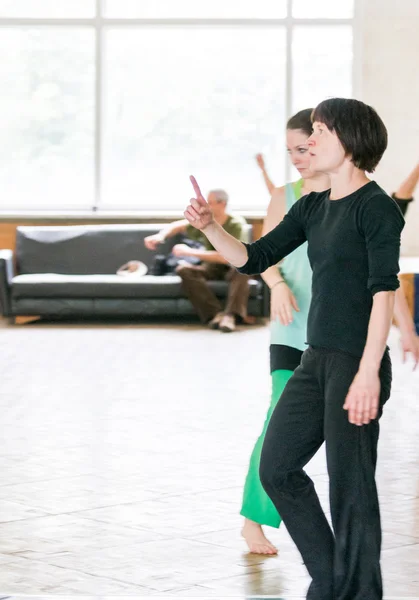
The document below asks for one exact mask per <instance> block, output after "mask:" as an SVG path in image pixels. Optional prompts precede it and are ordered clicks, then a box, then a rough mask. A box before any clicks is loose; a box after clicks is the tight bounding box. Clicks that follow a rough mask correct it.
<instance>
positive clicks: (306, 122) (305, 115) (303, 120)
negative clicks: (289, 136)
mask: <svg viewBox="0 0 419 600" xmlns="http://www.w3.org/2000/svg"><path fill="white" fill-rule="evenodd" d="M312 113H313V109H312V108H305V109H304V110H300V111H299V112H298V113H296V114H295V115H294V116H292V117H291V118H290V119H289V120H288V123H287V129H292V130H295V129H301V131H304V133H306V134H307V135H311V134H312V133H313V123H312V120H311V115H312Z"/></svg>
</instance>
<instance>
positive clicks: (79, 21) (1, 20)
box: [0, 0, 363, 216]
mask: <svg viewBox="0 0 419 600" xmlns="http://www.w3.org/2000/svg"><path fill="white" fill-rule="evenodd" d="M173 1H175V0H173ZM362 1H363V0H354V14H353V16H352V17H351V18H331V19H328V18H316V19H311V18H296V17H293V16H292V3H293V0H287V16H286V17H285V18H280V19H256V18H245V19H240V18H232V19H224V18H223V19H212V18H210V19H208V18H206V19H197V18H195V19H174V18H169V19H161V18H158V19H155V18H153V19H143V18H114V17H106V16H105V15H104V6H103V3H102V0H96V2H95V6H96V13H95V16H94V17H91V18H47V17H44V18H18V17H10V18H8V17H1V16H0V28H3V27H22V26H36V27H51V26H54V27H66V28H69V27H75V28H76V27H77V28H85V27H87V28H89V29H93V30H94V37H95V50H94V53H95V55H94V63H95V78H94V79H95V83H94V106H95V110H94V202H93V204H92V206H91V207H90V210H88V211H87V210H85V211H78V212H83V213H84V214H85V215H86V214H93V213H95V214H97V213H99V212H100V213H101V214H103V215H107V214H110V213H112V214H114V215H115V216H116V215H118V214H122V213H123V214H134V213H135V214H137V215H138V214H142V213H143V214H151V210H150V208H149V207H144V209H143V210H136V211H133V210H131V209H129V208H128V209H127V207H124V206H120V205H118V206H115V207H109V206H107V207H106V209H101V196H102V193H101V192H102V177H101V174H102V158H103V107H104V102H105V101H106V99H104V98H103V82H104V76H105V72H104V69H105V66H104V60H105V57H104V36H105V33H106V30H107V29H108V28H118V29H119V28H141V27H159V26H167V25H180V26H182V27H195V26H199V25H204V26H208V27H211V26H220V25H231V26H235V27H240V26H246V27H257V28H260V27H264V26H270V27H275V26H277V27H280V28H284V27H285V35H286V82H285V83H286V86H285V89H286V94H285V108H286V114H287V115H290V114H291V111H292V91H293V87H292V86H293V72H292V42H293V31H294V27H295V26H299V25H304V26H313V27H316V26H325V27H327V26H331V27H333V26H338V25H349V26H351V27H352V32H353V37H352V40H353V41H352V44H353V47H352V49H353V63H352V73H351V76H352V77H351V79H352V94H353V96H354V97H360V96H361V92H362V90H361V74H362V72H361V64H362V62H361V56H362V45H361V42H362V30H361V27H360V24H361V22H362V18H361V9H362V6H361V3H362ZM285 161H286V164H285V169H284V172H285V176H286V179H287V180H288V179H289V178H290V175H291V165H290V164H289V161H288V160H286V159H285ZM180 209H181V207H179V212H180ZM11 212H12V210H11V209H4V208H3V209H2V210H1V212H0V214H4V215H7V214H10V213H11ZM13 212H14V213H15V214H27V213H28V212H30V213H38V212H39V213H40V212H44V213H45V212H47V213H48V214H51V213H56V214H63V213H67V214H69V215H71V214H74V211H72V210H71V208H66V207H64V208H61V209H58V207H57V210H56V211H55V210H47V211H45V209H42V208H39V209H34V208H32V207H29V206H28V210H27V211H25V210H23V209H20V210H19V211H13ZM159 212H160V213H161V212H164V213H174V212H176V211H175V210H174V209H173V208H170V209H168V210H166V211H164V210H161V209H160V210H156V211H155V213H156V214H157V213H159ZM251 212H252V214H253V213H254V214H257V213H259V212H261V211H260V210H259V209H258V208H257V207H255V209H254V211H251ZM246 213H249V211H246Z"/></svg>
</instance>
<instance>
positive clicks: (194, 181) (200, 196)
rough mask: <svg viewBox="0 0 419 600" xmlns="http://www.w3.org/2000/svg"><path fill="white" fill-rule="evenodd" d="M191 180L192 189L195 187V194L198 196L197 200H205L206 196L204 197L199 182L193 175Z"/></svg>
mask: <svg viewBox="0 0 419 600" xmlns="http://www.w3.org/2000/svg"><path fill="white" fill-rule="evenodd" d="M189 179H190V180H191V183H192V187H193V189H194V192H195V194H196V197H197V198H199V199H201V198H202V199H204V196H203V195H202V192H201V190H200V187H199V185H198V182H197V180H196V179H195V177H194V176H193V175H191V176H190V177H189Z"/></svg>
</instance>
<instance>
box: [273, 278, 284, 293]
mask: <svg viewBox="0 0 419 600" xmlns="http://www.w3.org/2000/svg"><path fill="white" fill-rule="evenodd" d="M280 283H285V279H278V281H275V283H274V284H273V285H272V286H271V288H270V289H271V292H272V290H273V289H274V287H276V286H277V285H279V284H280Z"/></svg>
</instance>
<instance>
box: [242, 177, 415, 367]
mask: <svg viewBox="0 0 419 600" xmlns="http://www.w3.org/2000/svg"><path fill="white" fill-rule="evenodd" d="M403 227H404V219H403V217H402V214H401V212H400V210H399V208H398V206H397V205H396V203H395V202H394V200H392V199H391V198H390V196H388V195H387V194H386V193H385V192H384V190H382V189H381V188H380V187H379V186H378V185H377V184H376V183H375V182H373V181H371V182H369V183H367V184H366V185H364V186H363V187H361V188H360V189H359V190H357V191H356V192H354V193H353V194H350V195H349V196H346V197H345V198H341V199H339V200H330V190H328V191H325V192H320V193H314V192H312V193H311V194H308V195H307V196H304V197H303V198H301V200H299V201H298V202H296V203H295V204H294V205H293V207H292V208H291V210H290V211H289V212H288V214H287V215H286V216H285V218H284V220H283V221H282V222H281V223H280V224H279V225H278V226H277V227H276V228H275V229H273V230H272V231H271V232H270V233H268V234H267V235H265V236H264V237H262V238H261V239H260V240H258V241H256V242H254V243H253V244H245V245H246V247H247V252H248V261H247V263H246V264H245V265H244V266H243V267H241V268H240V269H238V270H239V271H240V272H241V273H248V274H256V273H263V272H264V271H265V270H266V269H267V268H268V267H270V266H271V265H274V264H277V263H278V262H279V261H280V260H282V259H283V258H284V257H285V256H287V255H288V254H290V253H291V252H292V251H293V250H295V249H296V248H297V247H298V246H300V245H301V244H303V243H304V242H305V241H308V256H309V260H310V264H311V268H312V270H313V279H312V300H311V306H310V312H309V317H308V327H307V343H308V344H310V345H311V346H314V347H321V348H331V349H336V350H342V351H344V352H349V353H350V354H353V355H355V356H359V357H360V356H362V353H363V351H364V347H365V343H366V339H367V333H368V324H369V319H370V314H371V309H372V300H373V296H374V294H376V293H377V292H381V291H393V290H396V289H397V288H398V287H399V281H398V277H397V275H398V272H399V254H400V235H401V232H402V230H403Z"/></svg>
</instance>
